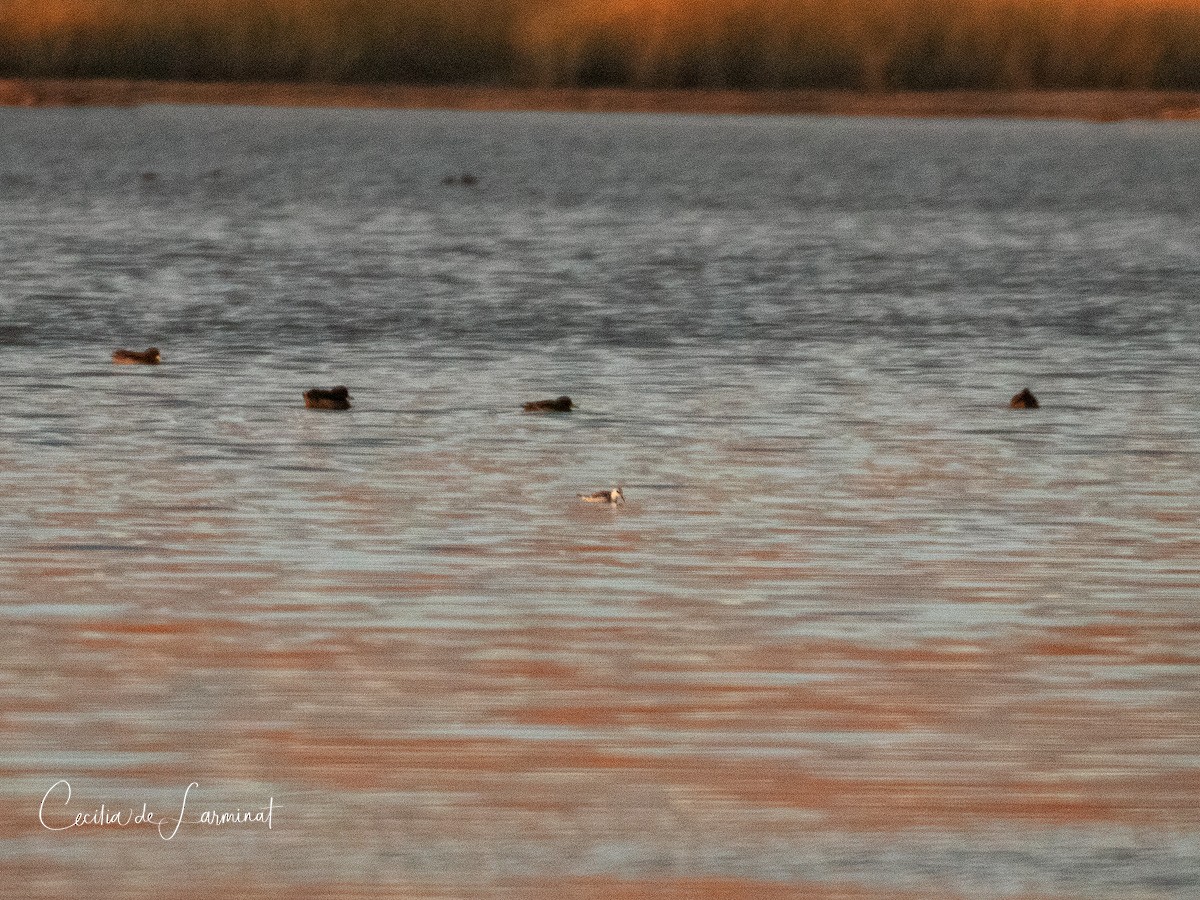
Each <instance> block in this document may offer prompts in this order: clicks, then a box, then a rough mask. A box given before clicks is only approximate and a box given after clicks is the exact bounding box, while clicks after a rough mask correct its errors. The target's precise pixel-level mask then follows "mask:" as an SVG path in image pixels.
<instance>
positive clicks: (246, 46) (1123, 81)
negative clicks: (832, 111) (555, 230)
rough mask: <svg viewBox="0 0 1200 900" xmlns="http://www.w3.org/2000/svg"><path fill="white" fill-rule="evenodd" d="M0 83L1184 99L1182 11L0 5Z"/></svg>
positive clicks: (704, 0)
mask: <svg viewBox="0 0 1200 900" xmlns="http://www.w3.org/2000/svg"><path fill="white" fill-rule="evenodd" d="M0 74H3V75H31V76H39V75H40V76H67V77H74V76H113V77H133V78H175V79H205V80H218V79H219V80H225V79H232V80H301V81H330V82H362V81H368V82H371V81H388V82H418V83H429V82H435V83H483V84H518V85H533V86H563V85H628V86H642V87H713V88H716V87H744V88H789V87H837V88H857V89H871V90H895V89H917V90H924V89H937V88H998V89H1003V88H1200V0H0Z"/></svg>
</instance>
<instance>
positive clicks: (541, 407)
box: [525, 394, 575, 412]
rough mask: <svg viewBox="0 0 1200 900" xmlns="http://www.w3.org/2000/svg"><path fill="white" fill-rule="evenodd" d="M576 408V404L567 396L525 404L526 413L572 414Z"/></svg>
mask: <svg viewBox="0 0 1200 900" xmlns="http://www.w3.org/2000/svg"><path fill="white" fill-rule="evenodd" d="M574 408H575V404H574V403H572V402H571V398H570V397H568V396H567V395H566V394H563V396H561V397H557V398H555V399H554V400H530V401H529V402H528V403H526V404H525V412H570V411H571V410H572V409H574Z"/></svg>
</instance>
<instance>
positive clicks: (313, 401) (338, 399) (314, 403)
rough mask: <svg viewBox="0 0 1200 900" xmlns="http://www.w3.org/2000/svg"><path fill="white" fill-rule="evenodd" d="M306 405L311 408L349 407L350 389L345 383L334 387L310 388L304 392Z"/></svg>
mask: <svg viewBox="0 0 1200 900" xmlns="http://www.w3.org/2000/svg"><path fill="white" fill-rule="evenodd" d="M304 405H305V406H306V407H308V408H309V409H349V408H350V391H349V389H348V388H347V387H346V386H345V385H341V384H339V385H338V386H337V387H334V388H328V389H326V388H310V389H309V390H307V391H305V392H304Z"/></svg>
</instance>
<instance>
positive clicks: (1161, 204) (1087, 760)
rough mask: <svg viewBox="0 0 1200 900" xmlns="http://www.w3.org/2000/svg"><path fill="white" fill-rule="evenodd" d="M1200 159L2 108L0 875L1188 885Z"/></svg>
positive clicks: (1012, 139) (1195, 853) (1067, 139)
mask: <svg viewBox="0 0 1200 900" xmlns="http://www.w3.org/2000/svg"><path fill="white" fill-rule="evenodd" d="M1198 171H1200V128H1198V126H1197V125H1196V124H1194V123H1193V124H1144V123H1129V124H1108V125H1097V124H1082V123H1037V122H1021V123H1015V122H1002V121H997V122H936V121H930V122H913V121H884V120H869V119H863V120H839V119H805V118H794V119H784V118H740V117H687V116H661V117H659V116H621V115H607V116H587V115H552V114H540V113H538V114H533V113H531V114H485V113H442V112H399V111H388V112H377V111H328V110H323V111H311V110H259V109H255V110H251V109H237V108H234V109H206V108H171V107H147V108H141V109H132V110H81V109H65V110H50V109H42V110H12V109H0V375H2V377H3V384H4V403H3V404H0V492H2V494H3V497H4V498H5V502H4V503H3V504H2V505H0V698H2V699H0V734H2V735H3V737H2V738H0V774H2V778H0V869H2V870H3V872H4V874H5V876H6V877H5V879H4V882H3V884H4V886H3V887H0V894H3V895H5V896H9V895H11V896H24V897H34V896H45V897H60V896H67V895H68V894H70V895H73V896H78V895H80V894H81V893H82V892H84V891H91V892H93V895H95V896H101V895H103V896H114V897H115V896H130V897H132V896H139V897H140V896H149V895H152V894H153V893H154V892H155V891H161V890H163V889H164V888H165V887H166V886H168V885H179V884H180V883H181V878H186V883H187V890H188V891H190V892H191V895H192V896H230V895H231V892H233V894H232V895H236V894H237V892H242V893H243V894H247V895H249V894H253V895H256V896H280V897H285V896H289V897H290V896H313V897H317V896H338V897H358V896H367V895H369V896H384V895H396V896H411V897H464V898H465V897H485V896H487V897H491V896H505V897H525V896H539V897H540V896H545V897H574V896H578V897H642V896H655V897H734V896H738V897H740V896H746V897H783V896H797V897H800V896H802V897H816V898H826V897H827V898H833V897H839V898H843V897H844V898H858V900H862V898H871V900H882V898H889V900H891V898H902V897H903V898H940V897H967V898H1016V897H1020V898H1032V897H1055V898H1062V897H1070V898H1110V897H1111V898H1122V900H1125V898H1168V897H1169V898H1192V897H1196V896H1198V895H1200V814H1198V813H1197V809H1198V808H1200V752H1198V750H1197V748H1198V747H1200V744H1198V742H1197V741H1198V739H1200V682H1198V676H1200V653H1198V652H1197V649H1196V642H1197V639H1198V638H1200V609H1198V606H1197V601H1198V600H1200V499H1198V498H1200V399H1198V397H1197V392H1196V373H1197V371H1200V294H1198V293H1197V290H1198V289H1197V285H1200V218H1198V216H1197V213H1198V212H1200V194H1197V191H1196V173H1197V172H1198ZM463 172H470V173H473V174H474V175H476V176H478V178H479V182H478V184H477V185H475V186H464V185H461V184H454V185H443V184H442V179H443V177H444V176H447V175H458V174H460V173H463ZM151 344H154V345H157V346H159V347H161V348H162V350H163V356H164V360H165V361H164V364H163V365H162V366H160V367H157V368H151V367H114V366H112V365H111V363H110V362H109V354H110V353H111V351H112V349H114V348H115V347H117V346H130V347H138V348H141V347H145V346H149V345H151ZM339 383H344V384H346V385H349V386H350V388H351V393H352V394H353V396H354V398H355V408H354V409H353V410H352V411H351V412H349V413H345V414H330V413H319V412H313V411H307V410H305V409H303V407H302V403H301V400H300V394H301V392H302V391H303V390H304V389H305V388H308V387H311V386H314V385H326V386H328V385H331V384H339ZM1026 385H1028V386H1030V387H1031V388H1033V389H1034V391H1035V392H1036V393H1037V394H1038V395H1039V396H1040V398H1041V400H1042V402H1043V408H1042V409H1040V410H1037V411H1027V412H1020V411H1012V410H1009V409H1007V408H1006V401H1007V399H1008V397H1009V396H1011V395H1012V394H1013V393H1014V392H1016V391H1017V390H1019V389H1020V388H1022V387H1024V386H1026ZM561 393H567V394H570V395H571V396H572V397H573V398H575V401H576V403H577V404H578V406H579V410H578V411H577V412H575V413H573V414H571V415H570V416H557V417H556V416H549V417H547V416H530V415H525V414H523V413H521V412H520V404H521V402H522V401H524V400H528V399H533V398H538V397H549V396H556V395H558V394H561ZM618 483H619V484H623V485H624V487H625V492H626V495H627V496H628V499H629V502H628V504H627V506H626V507H624V508H620V509H609V508H596V507H592V506H586V505H584V504H580V503H578V502H577V501H576V500H575V494H576V493H577V492H579V491H593V490H597V489H599V488H605V487H610V486H612V485H613V484H618ZM58 779H67V780H69V781H70V783H71V786H72V789H73V796H72V799H71V801H70V803H69V804H66V805H64V803H65V794H63V793H61V792H60V793H59V794H55V795H53V796H52V798H51V801H50V802H48V803H47V806H46V809H47V810H48V812H47V813H46V815H45V818H46V819H47V821H48V822H49V824H51V825H61V824H64V823H67V822H69V820H70V816H71V815H73V813H75V812H79V811H89V810H92V809H94V808H95V807H97V806H99V804H100V803H102V802H103V803H106V804H107V807H108V808H110V809H111V808H122V809H127V808H129V807H135V808H136V809H137V810H140V809H141V806H142V804H143V803H146V804H147V805H148V808H149V809H150V810H158V811H160V812H161V813H162V814H163V816H164V817H171V816H176V815H177V814H178V809H179V806H180V803H181V801H182V800H183V796H184V791H185V789H186V787H187V785H188V784H189V783H190V782H193V781H194V782H197V783H198V787H197V788H194V789H193V790H192V792H191V794H190V795H189V799H188V801H187V817H186V818H187V821H185V824H184V825H182V826H181V829H180V831H179V832H178V834H177V835H176V837H175V839H174V840H172V841H170V842H166V841H162V840H160V839H159V837H158V836H157V834H156V833H155V832H154V831H153V830H152V829H150V828H149V827H146V826H135V825H130V826H128V827H125V828H121V827H115V826H108V827H80V828H74V829H68V830H64V831H49V830H46V829H45V828H43V827H42V826H41V825H40V824H39V821H38V805H39V803H41V802H42V798H43V795H45V793H46V791H47V790H48V789H49V788H50V787H51V785H53V784H54V783H55V781H57V780H58ZM268 797H270V798H273V802H274V804H275V810H274V814H273V815H274V818H273V825H272V828H271V829H270V830H269V831H268V830H266V829H265V828H264V827H263V826H261V825H241V826H235V825H225V826H207V825H203V824H198V823H195V822H194V819H195V818H196V817H198V816H199V815H200V813H201V812H202V811H204V810H218V811H229V810H233V809H239V808H240V809H243V810H256V809H257V808H259V807H260V806H263V805H265V804H266V803H267V798H268ZM10 891H16V893H12V894H9V893H6V892H10ZM96 892H99V893H96ZM147 892H149V893H147Z"/></svg>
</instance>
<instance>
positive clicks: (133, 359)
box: [112, 347, 162, 366]
mask: <svg viewBox="0 0 1200 900" xmlns="http://www.w3.org/2000/svg"><path fill="white" fill-rule="evenodd" d="M112 361H113V362H115V363H117V364H118V365H123V366H131V365H136V364H138V363H141V364H143V365H147V366H157V365H158V364H159V363H160V362H162V354H161V353H160V352H159V350H158V348H157V347H150V348H149V349H148V350H114V351H113V355H112Z"/></svg>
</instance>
